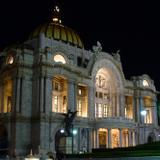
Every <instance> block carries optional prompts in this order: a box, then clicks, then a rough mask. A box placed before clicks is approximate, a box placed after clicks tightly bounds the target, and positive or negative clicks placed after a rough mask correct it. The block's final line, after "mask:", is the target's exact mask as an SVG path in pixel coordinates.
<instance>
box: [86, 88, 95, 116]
mask: <svg viewBox="0 0 160 160" xmlns="http://www.w3.org/2000/svg"><path fill="white" fill-rule="evenodd" d="M94 100H95V91H94V88H93V87H91V86H90V87H88V117H89V118H94V117H95V101H94Z"/></svg>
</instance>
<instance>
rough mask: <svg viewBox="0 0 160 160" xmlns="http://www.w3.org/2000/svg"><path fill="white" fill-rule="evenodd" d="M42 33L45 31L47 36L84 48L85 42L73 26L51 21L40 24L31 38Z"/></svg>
mask: <svg viewBox="0 0 160 160" xmlns="http://www.w3.org/2000/svg"><path fill="white" fill-rule="evenodd" d="M40 33H44V35H45V37H47V38H53V39H55V40H62V41H64V42H66V43H70V44H72V45H75V46H77V47H79V48H83V43H82V41H81V39H80V37H79V35H78V34H77V33H76V32H75V31H74V30H73V29H71V28H69V27H66V26H63V25H62V24H61V23H56V22H54V21H53V22H51V23H46V24H43V25H40V26H39V27H38V28H36V29H35V30H34V31H33V32H32V33H31V35H30V37H29V39H34V38H38V36H39V34H40Z"/></svg>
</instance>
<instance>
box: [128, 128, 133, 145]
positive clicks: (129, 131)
mask: <svg viewBox="0 0 160 160" xmlns="http://www.w3.org/2000/svg"><path fill="white" fill-rule="evenodd" d="M128 136H129V138H128V140H129V146H132V144H133V142H132V131H131V130H130V129H129V130H128Z"/></svg>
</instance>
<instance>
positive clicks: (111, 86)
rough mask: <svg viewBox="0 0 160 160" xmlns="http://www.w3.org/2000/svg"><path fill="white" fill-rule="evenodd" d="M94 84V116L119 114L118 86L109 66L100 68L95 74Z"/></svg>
mask: <svg viewBox="0 0 160 160" xmlns="http://www.w3.org/2000/svg"><path fill="white" fill-rule="evenodd" d="M95 86H96V98H95V111H96V115H95V116H96V117H114V116H119V114H120V113H119V112H120V110H119V95H120V91H119V88H120V86H119V81H118V79H117V77H116V75H115V73H114V72H113V71H112V70H111V69H109V68H106V67H102V68H100V69H99V70H98V71H97V73H96V75H95Z"/></svg>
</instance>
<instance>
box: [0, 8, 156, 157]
mask: <svg viewBox="0 0 160 160" xmlns="http://www.w3.org/2000/svg"><path fill="white" fill-rule="evenodd" d="M58 12H59V8H58V7H55V9H54V17H53V21H52V22H50V23H46V24H43V25H41V26H39V27H38V28H37V29H36V30H35V31H34V32H33V33H31V35H30V37H29V39H28V40H27V41H25V42H24V43H23V44H22V45H21V46H16V47H8V48H6V49H4V50H3V52H1V53H0V144H1V145H0V147H1V149H3V148H5V147H4V146H5V145H2V141H3V140H4V141H8V144H7V143H6V147H7V148H9V150H10V154H12V155H14V154H17V155H26V154H27V153H29V149H31V148H32V149H33V152H35V153H38V148H40V149H41V150H43V151H44V152H45V151H46V152H48V151H52V152H53V151H55V150H56V145H57V144H56V143H59V144H58V145H62V144H63V147H64V148H65V149H64V150H65V151H64V152H67V153H69V152H70V150H69V149H67V146H69V145H70V144H71V139H69V138H68V139H67V138H66V139H63V140H61V142H56V141H57V138H56V134H57V133H58V132H60V130H61V129H63V128H64V125H65V124H64V114H65V113H67V112H68V110H69V109H70V111H72V112H74V111H77V114H76V117H75V119H74V121H73V128H74V129H76V131H77V133H76V134H75V135H74V136H73V137H72V138H73V143H72V144H73V146H72V149H73V152H75V153H78V152H80V151H88V152H89V151H91V149H92V148H115V147H128V146H135V145H138V144H143V143H146V142H151V141H156V140H159V137H158V134H159V130H158V120H157V91H156V89H155V86H154V81H153V80H152V79H151V78H150V77H149V76H148V75H146V74H144V75H142V76H135V77H131V79H130V80H127V79H125V76H124V74H123V70H122V64H121V60H120V55H119V53H118V52H117V53H114V54H109V53H106V52H103V51H102V46H101V44H100V43H99V42H97V45H95V46H93V49H92V51H88V50H85V49H84V47H83V43H82V41H81V39H80V37H79V35H78V34H77V33H76V32H75V31H74V30H72V29H71V28H68V27H66V26H64V25H62V24H61V22H60V20H59V17H58V16H57V15H58ZM142 111H143V112H145V113H144V114H143V112H142ZM4 141H3V142H4ZM62 141H63V142H62Z"/></svg>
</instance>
